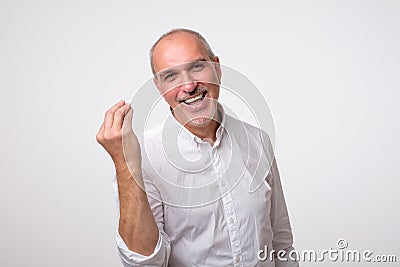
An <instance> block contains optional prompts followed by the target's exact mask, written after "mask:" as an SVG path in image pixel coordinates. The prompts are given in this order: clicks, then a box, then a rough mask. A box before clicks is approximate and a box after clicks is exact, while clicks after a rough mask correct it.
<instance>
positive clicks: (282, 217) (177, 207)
mask: <svg viewBox="0 0 400 267" xmlns="http://www.w3.org/2000/svg"><path fill="white" fill-rule="evenodd" d="M151 66H152V71H153V74H154V83H155V85H156V87H157V88H158V90H159V92H160V93H161V94H162V95H163V97H164V99H165V101H166V102H167V103H168V105H169V106H170V109H171V117H172V118H173V119H172V120H169V121H168V123H165V124H164V126H163V130H162V131H161V132H159V133H158V134H155V135H153V136H152V137H149V138H145V140H144V141H143V143H142V144H140V145H139V142H138V140H137V139H136V136H135V134H134V133H133V132H132V130H131V125H130V123H131V120H132V116H133V110H132V108H131V106H130V105H129V104H127V103H125V102H124V101H120V102H118V103H117V104H115V105H114V106H113V107H112V108H111V109H109V110H108V111H107V112H106V115H105V118H104V122H103V124H102V126H101V128H100V130H99V132H98V134H97V136H96V137H97V140H98V142H99V143H100V144H101V145H102V146H103V147H104V148H105V149H106V150H107V152H108V153H109V154H110V156H111V158H112V160H113V162H114V165H115V169H116V182H117V183H116V184H117V193H118V198H119V211H120V218H119V228H118V233H117V243H118V248H119V253H120V258H121V261H122V263H123V265H124V266H298V263H297V262H295V261H292V260H290V259H288V257H286V259H288V261H285V260H284V259H283V260H279V259H275V260H273V259H268V260H266V261H260V260H259V258H258V257H259V253H258V251H259V250H260V249H264V248H265V247H268V248H269V249H270V250H272V249H274V250H275V251H278V250H284V251H286V252H289V251H291V250H292V249H293V247H292V243H293V240H292V233H291V227H290V223H289V218H288V214H287V209H286V204H285V201H284V197H283V192H282V188H281V183H280V178H279V173H278V170H277V167H276V162H275V160H274V157H273V155H272V149H271V147H270V146H269V143H268V138H267V137H266V135H265V133H262V134H261V135H260V133H261V131H260V130H259V129H257V128H256V127H253V126H250V125H248V124H245V123H242V122H241V121H239V120H237V119H234V118H232V117H230V116H228V115H225V113H224V110H223V108H222V106H221V105H220V104H219V103H218V102H217V100H218V97H219V91H220V81H221V77H222V71H221V68H220V65H219V58H218V57H217V56H215V55H214V53H213V52H212V50H211V48H210V46H209V45H208V43H207V41H206V40H205V39H204V38H203V37H202V36H201V35H200V34H199V33H197V32H194V31H191V30H187V29H177V30H172V31H170V32H168V33H166V34H164V35H163V36H161V37H160V39H159V40H158V41H157V42H156V43H155V44H154V45H153V47H152V49H151ZM142 115H144V114H138V116H142ZM171 133H172V134H171ZM263 136H264V138H262V137H263ZM243 140H247V142H245V141H243ZM171 143H172V144H175V145H176V146H177V147H179V151H180V153H181V154H183V155H184V156H185V157H186V158H189V159H190V160H189V161H185V160H184V159H182V158H180V159H179V160H177V161H176V162H175V163H176V164H175V163H174V162H171V161H174V160H176V159H177V158H179V155H178V154H179V153H172V154H171V153H169V152H168V151H169V150H173V148H171V149H170V148H168V147H169V146H170V144H171ZM166 147H167V148H166ZM144 150H145V151H146V153H143V151H144ZM249 151H250V152H249ZM175 152H176V151H175ZM141 153H142V154H143V155H141ZM171 155H172V156H171ZM204 155H210V156H209V157H208V158H207V157H205V158H206V160H205V161H201V160H200V162H201V163H198V159H199V158H203V156H204ZM271 155H272V156H271ZM142 157H143V162H142ZM257 159H261V161H260V162H257ZM188 162H189V163H188ZM190 162H193V163H190ZM181 163H182V164H183V165H182V166H184V167H182V166H177V165H179V164H181ZM258 163H259V164H258ZM142 164H143V165H142ZM185 164H186V165H185ZM260 166H261V167H260ZM267 167H268V168H267ZM260 170H261V171H260ZM257 173H258V174H259V173H262V175H265V176H263V178H264V177H265V180H264V179H262V183H261V184H260V186H258V187H257V189H256V190H254V191H253V192H249V190H248V189H249V185H250V183H251V182H252V180H253V178H254V176H255V175H257ZM171 185H172V187H171ZM143 187H145V190H142V188H143ZM265 253H267V251H265ZM280 256H282V254H280Z"/></svg>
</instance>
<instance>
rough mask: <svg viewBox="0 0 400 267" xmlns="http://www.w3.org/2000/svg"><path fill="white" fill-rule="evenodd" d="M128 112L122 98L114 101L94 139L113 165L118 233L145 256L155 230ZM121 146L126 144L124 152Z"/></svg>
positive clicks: (154, 239)
mask: <svg viewBox="0 0 400 267" xmlns="http://www.w3.org/2000/svg"><path fill="white" fill-rule="evenodd" d="M132 116H133V109H132V107H131V106H130V105H129V104H128V103H125V102H124V101H120V102H118V103H117V104H115V105H114V106H113V107H112V108H111V109H109V110H108V111H107V112H106V114H105V118H104V122H103V124H102V125H101V128H100V130H99V132H98V133H97V135H96V139H97V141H98V142H99V143H100V144H101V145H102V146H103V147H104V148H105V150H106V151H107V152H108V153H109V154H110V156H111V158H112V160H113V162H114V165H115V170H116V179H117V184H118V195H119V207H120V217H119V228H118V232H119V235H120V236H121V238H122V239H123V241H124V242H125V244H126V245H127V247H128V248H129V250H131V251H134V252H136V253H138V254H141V255H144V256H148V255H151V254H152V253H153V251H154V249H155V247H156V245H157V243H158V241H159V231H158V228H157V224H156V222H155V219H154V216H153V213H152V211H151V208H150V204H149V201H148V199H147V195H146V192H145V191H144V190H143V189H142V188H143V178H142V172H141V156H140V146H139V143H138V141H137V138H136V136H135V134H134V133H133V131H132V125H131V122H132ZM124 122H125V123H124ZM123 136H124V138H122V137H123ZM123 142H124V144H123ZM124 148H129V149H127V151H125V155H124ZM125 156H126V159H127V160H125ZM133 178H134V179H133ZM138 183H139V184H138Z"/></svg>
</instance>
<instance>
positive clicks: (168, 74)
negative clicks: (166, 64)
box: [162, 72, 176, 82]
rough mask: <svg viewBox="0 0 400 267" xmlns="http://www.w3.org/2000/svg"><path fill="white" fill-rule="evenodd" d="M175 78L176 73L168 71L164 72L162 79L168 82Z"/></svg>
mask: <svg viewBox="0 0 400 267" xmlns="http://www.w3.org/2000/svg"><path fill="white" fill-rule="evenodd" d="M175 78H176V73H175V72H170V73H167V74H165V75H164V77H163V79H162V80H163V81H167V82H170V81H173V80H175Z"/></svg>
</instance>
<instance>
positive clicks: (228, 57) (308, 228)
mask: <svg viewBox="0 0 400 267" xmlns="http://www.w3.org/2000/svg"><path fill="white" fill-rule="evenodd" d="M174 27H188V28H192V29H195V30H198V31H200V32H201V33H202V34H203V35H204V36H205V37H206V38H207V39H208V41H209V42H210V44H211V46H212V48H213V49H214V51H215V52H216V54H217V55H219V57H220V60H221V62H222V63H223V64H226V65H228V66H231V67H233V68H235V69H237V70H240V71H241V72H243V73H244V74H246V75H247V76H248V77H249V78H250V79H251V80H252V81H253V82H254V83H255V84H256V85H257V86H258V87H259V88H260V90H261V91H262V92H263V94H264V95H265V96H266V98H267V100H268V103H269V104H270V107H271V110H272V112H273V115H274V119H275V124H276V139H277V148H276V153H277V159H278V165H279V168H280V172H281V177H282V181H283V186H284V191H285V195H286V200H287V204H288V208H289V214H290V218H291V222H292V227H293V231H294V237H295V247H296V248H297V250H299V251H301V250H303V249H315V250H316V251H321V250H323V249H328V248H329V247H333V248H336V241H337V240H338V239H339V238H346V240H347V241H348V243H349V249H358V250H364V249H370V250H372V251H374V253H375V254H395V255H397V258H398V260H400V259H399V258H400V250H399V246H398V242H397V241H398V240H399V239H400V231H399V229H398V225H400V216H399V211H398V204H399V200H400V199H399V186H400V183H399V179H400V175H399V172H400V167H399V166H400V164H399V159H400V153H399V150H400V144H399V141H398V138H399V137H400V130H399V129H400V127H399V114H400V108H399V105H398V101H399V98H400V93H399V89H400V86H399V85H400V78H399V77H400V75H399V71H400V49H399V48H400V1H395V0H391V1H390V0H386V1H284V2H283V1H279V2H278V1H276V2H271V1H259V2H252V1H241V2H240V3H239V2H234V1H226V2H225V3H222V2H217V1H181V2H180V1H162V2H161V3H158V2H157V1H147V2H145V1H141V2H134V1H1V2H0V88H1V95H0V123H1V131H0V145H1V152H0V162H1V169H0V177H1V181H2V186H1V189H0V190H1V192H0V212H1V220H0V226H1V227H0V265H1V266H10V267H11V266H58V267H62V266H119V259H118V256H117V251H116V245H115V231H116V225H117V213H116V210H115V205H114V196H113V191H112V187H111V179H112V176H113V172H114V170H113V165H112V162H111V160H110V158H109V157H108V156H107V154H106V153H105V151H104V150H103V149H102V148H101V147H100V146H99V145H98V144H97V143H96V141H95V134H96V132H97V129H98V127H99V126H100V124H101V122H102V119H103V114H104V112H105V110H106V109H107V108H108V107H109V106H111V105H112V104H113V103H115V102H116V101H118V100H120V99H125V100H127V101H130V100H131V98H132V97H133V95H134V93H135V90H137V89H138V88H139V87H140V86H141V85H142V84H143V83H144V82H145V81H146V80H147V79H148V78H150V74H151V72H150V67H149V63H148V50H149V48H150V46H151V44H152V43H153V42H154V41H155V40H156V39H157V38H158V37H159V36H160V35H161V34H162V33H163V32H165V31H167V30H169V29H170V28H174ZM136 115H137V116H139V114H136ZM314 265H315V263H314V264H310V263H303V264H302V266H314ZM322 265H323V266H326V265H330V264H328V262H326V263H323V264H322ZM333 265H335V266H352V265H354V264H352V263H348V264H346V263H335V264H333ZM378 265H379V266H381V265H382V266H394V265H395V264H369V265H368V266H378Z"/></svg>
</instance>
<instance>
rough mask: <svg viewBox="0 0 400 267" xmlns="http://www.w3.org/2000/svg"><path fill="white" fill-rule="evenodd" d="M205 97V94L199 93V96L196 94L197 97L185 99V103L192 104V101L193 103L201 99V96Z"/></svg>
mask: <svg viewBox="0 0 400 267" xmlns="http://www.w3.org/2000/svg"><path fill="white" fill-rule="evenodd" d="M202 97H203V94H200V95H198V96H195V97H193V98H189V99H188V100H185V103H186V104H190V103H192V102H194V101H196V100H199V99H200V98H202Z"/></svg>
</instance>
